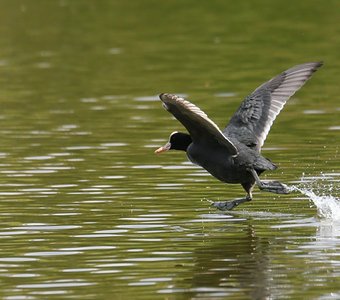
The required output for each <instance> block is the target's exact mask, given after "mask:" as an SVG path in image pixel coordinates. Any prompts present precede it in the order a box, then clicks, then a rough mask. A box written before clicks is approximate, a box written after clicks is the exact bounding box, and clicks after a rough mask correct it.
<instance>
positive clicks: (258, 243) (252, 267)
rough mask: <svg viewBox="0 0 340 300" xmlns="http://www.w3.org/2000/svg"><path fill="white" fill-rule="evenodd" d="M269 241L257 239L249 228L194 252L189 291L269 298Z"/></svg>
mask: <svg viewBox="0 0 340 300" xmlns="http://www.w3.org/2000/svg"><path fill="white" fill-rule="evenodd" d="M270 244H271V242H270V240H269V239H268V238H264V237H258V236H257V235H256V232H255V229H254V227H253V226H252V225H249V226H248V227H247V228H246V229H244V230H243V231H242V232H237V233H235V235H234V234H232V235H228V236H226V238H225V239H221V238H219V239H218V241H216V242H213V243H206V246H203V247H201V248H199V249H197V250H196V252H195V254H196V255H195V258H196V261H195V266H194V272H193V274H194V276H193V278H192V288H193V290H195V288H200V290H201V291H202V290H204V289H202V287H205V288H206V289H208V290H209V289H210V288H211V289H213V288H216V287H220V288H224V289H226V290H231V291H232V290H234V291H235V292H236V293H237V292H239V291H241V290H242V291H243V292H244V291H247V294H248V296H249V297H250V298H251V299H265V298H266V297H268V296H269V295H270V284H269V281H270V270H269V258H268V253H269V251H270Z"/></svg>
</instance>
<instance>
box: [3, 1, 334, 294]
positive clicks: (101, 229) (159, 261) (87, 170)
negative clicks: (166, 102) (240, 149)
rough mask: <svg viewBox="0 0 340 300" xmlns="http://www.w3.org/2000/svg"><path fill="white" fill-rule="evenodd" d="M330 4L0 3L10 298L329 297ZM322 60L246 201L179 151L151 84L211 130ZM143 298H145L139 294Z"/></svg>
mask: <svg viewBox="0 0 340 300" xmlns="http://www.w3.org/2000/svg"><path fill="white" fill-rule="evenodd" d="M339 12H340V6H339V4H338V2H337V1H329V2H328V3H327V5H325V4H320V3H319V2H318V1H299V2H298V3H296V2H294V3H292V4H289V2H288V3H287V1H276V2H275V3H273V2H272V1H266V0H262V1H257V2H256V4H255V3H253V2H251V1H243V2H234V1H217V0H213V1H209V2H202V1H191V0H186V1H170V2H165V1H163V2H160V1H151V0H146V1H130V2H126V1H124V2H122V1H96V2H93V1H76V2H74V1H73V2H72V1H30V2H27V1H26V2H25V1H19V0H16V1H3V2H1V3H0V20H1V21H0V24H1V26H0V33H1V34H0V74H1V76H0V83H1V93H0V103H1V108H2V109H1V112H0V135H1V147H0V184H1V189H0V203H1V205H0V220H1V227H0V239H1V247H0V248H1V249H0V284H1V292H0V293H1V297H2V298H4V299H61V298H62V299H68V298H81V299H108V298H112V297H114V298H117V299H134V298H136V297H138V299H190V298H192V299H198V298H202V299H213V298H217V299H227V298H228V299H338V298H339V297H340V288H339V286H340V280H339V276H340V259H339V254H338V253H339V250H340V229H339V228H340V217H339V201H340V200H339V197H340V196H339V190H340V189H339V186H340V183H339V182H340V181H339V180H340V173H339V172H340V161H339V144H340V138H339V135H340V131H339V129H340V121H339V120H340V118H339V114H340V102H339V97H338V81H339V80H338V78H339V70H340V65H339V59H338V49H339V47H340V38H339V37H340V34H339V31H340V27H339V22H338V20H339V18H340V15H339V14H340V13H339ZM319 60H324V61H325V65H324V67H322V69H320V70H319V71H318V72H317V73H316V74H315V75H314V77H313V78H312V79H311V80H310V81H309V82H308V83H307V84H306V85H305V86H304V87H303V89H302V90H301V91H300V92H299V93H297V94H296V96H294V98H293V99H291V101H290V102H289V103H288V104H287V106H286V107H285V109H284V111H283V112H282V113H281V115H280V116H279V118H278V119H277V121H276V122H275V125H274V126H273V128H272V130H271V132H270V135H269V137H268V139H267V141H266V143H265V147H264V149H263V154H264V155H265V156H266V157H269V158H270V159H272V160H273V161H274V162H275V163H277V164H278V165H279V167H280V169H278V170H277V171H275V172H272V173H267V174H265V175H264V178H266V179H276V180H280V181H282V182H285V183H287V184H289V185H290V186H292V188H293V189H294V190H295V191H294V192H292V193H291V194H289V195H283V196H278V195H275V194H270V193H265V192H260V191H259V190H258V189H256V190H255V192H254V201H252V202H250V203H247V204H245V205H243V206H240V207H239V208H238V209H237V210H235V211H233V212H219V211H216V210H215V209H213V208H211V207H210V205H209V202H208V201H207V199H209V200H214V201H216V200H224V199H232V198H236V197H241V196H243V193H244V192H243V190H242V188H241V187H240V186H238V185H225V184H222V183H220V182H217V181H216V180H215V179H213V178H212V177H211V176H210V175H209V174H207V173H206V172H205V171H203V170H201V169H200V168H198V167H196V166H194V165H192V164H191V163H189V162H188V161H187V159H186V158H185V156H184V155H183V153H167V154H165V155H161V156H155V155H154V154H153V151H154V149H155V148H157V147H158V146H160V145H162V144H163V143H164V142H166V140H167V138H168V135H169V134H170V133H171V132H172V131H175V130H183V128H182V127H181V125H180V124H179V123H178V122H177V121H175V120H173V118H172V117H171V116H170V115H169V114H168V113H167V112H166V111H164V110H163V109H162V107H161V103H160V101H158V98H157V95H158V94H159V93H160V92H170V93H177V94H181V95H184V96H185V97H188V98H189V99H190V100H192V101H193V102H195V104H197V105H198V106H200V107H201V108H202V109H203V110H204V111H206V112H207V113H208V115H209V116H211V118H212V119H213V120H214V121H215V122H216V123H217V124H218V125H219V126H221V127H223V126H224V125H225V124H226V123H227V121H228V119H229V118H230V116H231V115H232V113H233V112H234V111H235V109H236V108H237V106H238V105H239V103H240V101H241V99H243V97H245V96H246V95H247V94H248V93H250V92H251V91H252V90H254V89H255V88H256V87H257V86H258V85H260V84H261V83H263V82H264V81H266V80H268V79H270V78H271V77H272V76H274V75H276V74H277V73H279V72H281V71H283V70H285V69H287V68H289V67H291V66H293V65H295V64H299V63H303V62H307V61H319ZM136 295H138V296H136Z"/></svg>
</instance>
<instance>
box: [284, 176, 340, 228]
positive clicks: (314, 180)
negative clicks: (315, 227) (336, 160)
mask: <svg viewBox="0 0 340 300" xmlns="http://www.w3.org/2000/svg"><path fill="white" fill-rule="evenodd" d="M339 178H340V174H339V173H334V174H331V173H328V174H321V175H320V176H317V177H315V176H314V177H306V176H305V175H304V174H303V176H302V177H301V179H300V181H299V182H298V183H297V184H296V185H293V186H290V189H291V190H292V191H298V192H300V193H302V194H303V195H305V196H307V197H308V198H309V200H310V201H311V203H312V204H313V205H314V206H315V207H316V209H317V212H318V215H319V217H321V218H326V219H331V220H334V221H340V197H339V191H340V179H339Z"/></svg>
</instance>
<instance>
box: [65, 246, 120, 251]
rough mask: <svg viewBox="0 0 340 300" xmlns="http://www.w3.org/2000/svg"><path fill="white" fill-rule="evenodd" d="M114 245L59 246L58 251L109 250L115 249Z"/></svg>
mask: <svg viewBox="0 0 340 300" xmlns="http://www.w3.org/2000/svg"><path fill="white" fill-rule="evenodd" d="M116 248H117V247H116V246H100V245H99V246H84V247H70V248H60V249H59V250H60V251H88V250H110V249H116Z"/></svg>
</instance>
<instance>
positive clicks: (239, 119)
mask: <svg viewBox="0 0 340 300" xmlns="http://www.w3.org/2000/svg"><path fill="white" fill-rule="evenodd" d="M321 66H322V63H321V62H312V63H305V64H302V65H297V66H295V67H292V68H290V69H288V70H287V71H285V72H283V73H281V74H279V75H277V76H276V77H274V78H272V79H271V80H269V81H267V82H265V83H264V84H262V85H261V86H259V87H258V88H257V89H256V90H255V91H254V92H253V93H252V94H250V95H249V96H248V97H246V98H245V99H244V101H243V102H242V103H241V105H240V107H239V108H238V110H237V111H236V113H235V114H234V115H233V117H232V118H231V120H230V122H229V124H228V125H227V127H226V128H225V129H224V130H223V133H224V134H225V135H227V136H228V137H233V138H236V139H237V140H238V141H240V142H241V143H244V144H246V145H248V146H249V147H254V148H256V149H257V150H260V149H261V147H262V145H263V143H264V141H265V139H266V137H267V135H268V132H269V130H270V127H271V126H272V124H273V122H274V120H275V118H276V117H277V115H278V114H279V113H280V111H281V109H282V108H283V106H284V105H285V104H286V102H287V101H288V99H289V98H290V97H291V96H292V95H293V94H294V93H295V92H296V91H297V90H298V89H300V88H301V87H302V86H303V84H304V83H305V82H306V81H307V80H308V79H309V78H310V77H311V76H312V74H313V73H314V72H315V71H316V70H317V69H318V68H319V67H321Z"/></svg>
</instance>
